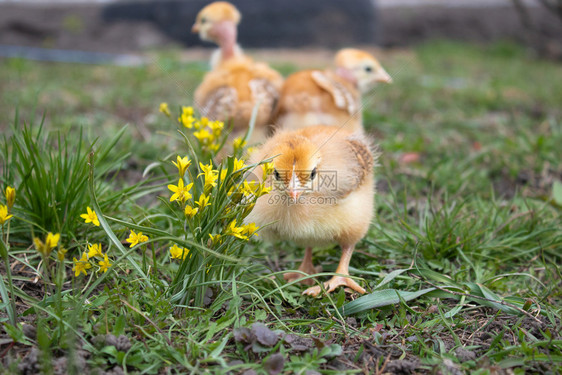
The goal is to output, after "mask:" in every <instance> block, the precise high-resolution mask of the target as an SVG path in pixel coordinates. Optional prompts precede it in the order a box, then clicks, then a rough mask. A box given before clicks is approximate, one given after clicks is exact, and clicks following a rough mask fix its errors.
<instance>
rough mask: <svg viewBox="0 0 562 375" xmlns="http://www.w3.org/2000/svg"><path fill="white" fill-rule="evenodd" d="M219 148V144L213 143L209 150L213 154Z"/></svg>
mask: <svg viewBox="0 0 562 375" xmlns="http://www.w3.org/2000/svg"><path fill="white" fill-rule="evenodd" d="M220 147H221V144H220V143H216V142H213V143H211V144H210V145H209V150H211V151H213V152H217V151H218V150H219V148H220Z"/></svg>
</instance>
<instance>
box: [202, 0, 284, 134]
mask: <svg viewBox="0 0 562 375" xmlns="http://www.w3.org/2000/svg"><path fill="white" fill-rule="evenodd" d="M240 19H241V15H240V12H239V11H238V9H236V8H235V7H234V6H233V5H232V4H230V3H228V2H224V1H218V2H214V3H211V4H209V5H207V6H206V7H204V8H203V9H202V10H201V11H200V12H199V14H198V15H197V19H196V22H195V24H194V25H193V28H192V31H193V32H196V33H199V37H200V38H201V39H202V40H206V41H211V42H214V43H216V44H217V45H218V46H219V50H218V51H216V52H215V53H214V54H213V57H212V58H211V71H210V72H209V73H207V74H206V75H205V77H204V78H203V82H201V84H200V85H199V87H198V88H197V90H196V91H195V94H194V99H195V105H196V107H197V108H198V110H199V112H200V113H201V114H202V115H203V116H205V117H208V118H210V119H212V120H221V121H225V122H229V121H232V125H233V135H232V138H233V137H235V136H240V135H242V134H243V133H244V132H245V131H246V130H247V129H248V125H249V123H250V119H251V117H252V112H253V110H254V107H255V106H256V105H258V104H259V108H258V111H257V117H256V123H255V130H254V136H253V139H252V140H251V141H260V140H262V139H263V138H264V137H265V134H266V133H267V125H268V124H269V122H270V120H271V113H272V110H273V108H274V106H275V103H276V101H277V99H278V97H279V91H280V89H281V85H282V84H283V78H282V77H281V75H280V74H279V73H278V72H276V71H275V70H273V69H271V68H270V67H269V66H268V65H267V64H265V63H259V62H254V61H253V60H252V59H251V58H249V57H248V56H246V55H244V53H243V51H242V49H241V48H240V47H239V46H238V45H237V44H236V36H237V25H238V23H239V22H240Z"/></svg>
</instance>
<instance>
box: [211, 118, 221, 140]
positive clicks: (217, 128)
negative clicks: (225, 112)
mask: <svg viewBox="0 0 562 375" xmlns="http://www.w3.org/2000/svg"><path fill="white" fill-rule="evenodd" d="M208 126H209V129H211V131H212V132H213V135H214V136H215V137H218V136H219V135H220V134H221V133H222V130H223V129H224V122H222V121H218V120H217V121H210V122H209V125H208Z"/></svg>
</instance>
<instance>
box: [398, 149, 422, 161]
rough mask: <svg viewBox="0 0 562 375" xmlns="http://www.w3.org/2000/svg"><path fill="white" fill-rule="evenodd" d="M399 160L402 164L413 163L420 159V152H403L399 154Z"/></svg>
mask: <svg viewBox="0 0 562 375" xmlns="http://www.w3.org/2000/svg"><path fill="white" fill-rule="evenodd" d="M399 161H400V163H404V164H409V163H415V162H418V161H420V154H419V152H405V153H403V154H402V155H400V158H399Z"/></svg>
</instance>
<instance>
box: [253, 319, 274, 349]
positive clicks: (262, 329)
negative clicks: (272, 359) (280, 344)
mask: <svg viewBox="0 0 562 375" xmlns="http://www.w3.org/2000/svg"><path fill="white" fill-rule="evenodd" d="M252 333H253V334H254V336H255V337H256V339H257V340H258V342H259V343H260V344H262V345H264V346H268V347H271V346H273V345H275V344H277V341H279V336H278V335H277V334H276V333H275V332H273V331H272V330H270V329H269V328H267V327H266V325H265V324H263V323H254V324H252Z"/></svg>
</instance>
